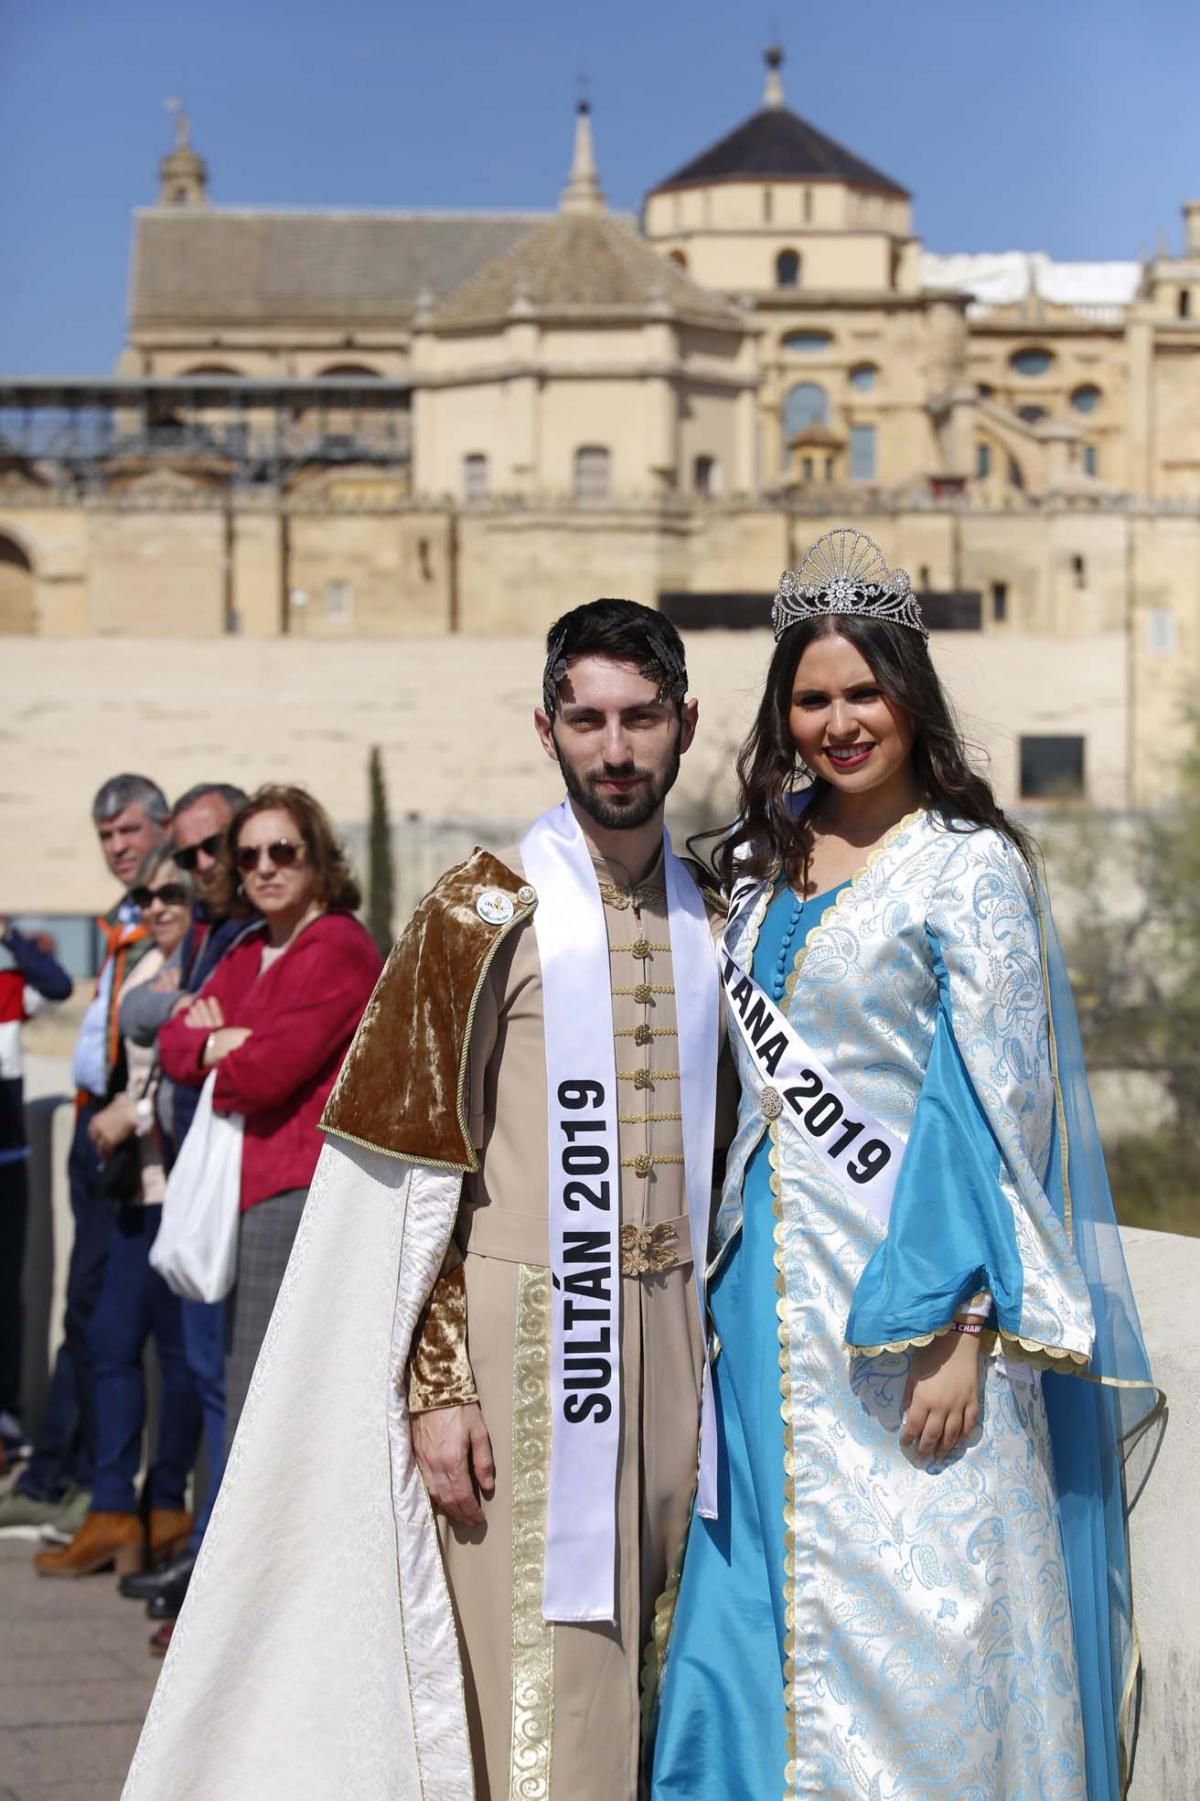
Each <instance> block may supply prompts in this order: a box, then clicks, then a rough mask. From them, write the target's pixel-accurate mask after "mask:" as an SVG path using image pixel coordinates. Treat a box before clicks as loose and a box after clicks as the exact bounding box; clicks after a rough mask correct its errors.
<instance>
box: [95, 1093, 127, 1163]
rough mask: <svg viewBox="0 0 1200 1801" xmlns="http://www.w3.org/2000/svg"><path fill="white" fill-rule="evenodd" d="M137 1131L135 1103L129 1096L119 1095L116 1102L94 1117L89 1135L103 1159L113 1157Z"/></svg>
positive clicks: (102, 1109) (110, 1103)
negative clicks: (119, 1147) (118, 1147)
mask: <svg viewBox="0 0 1200 1801" xmlns="http://www.w3.org/2000/svg"><path fill="white" fill-rule="evenodd" d="M136 1130H137V1113H136V1111H135V1110H134V1105H133V1102H132V1101H131V1100H130V1099H129V1096H128V1095H125V1094H119V1095H118V1096H117V1098H116V1100H113V1101H110V1102H109V1103H108V1106H107V1107H102V1108H101V1109H100V1111H99V1113H97V1114H95V1115H93V1117H92V1119H91V1120H90V1122H89V1124H88V1129H87V1135H88V1138H89V1139H90V1140H91V1143H92V1146H93V1148H94V1149H95V1150H96V1151H97V1152H98V1154H99V1155H100V1156H101V1157H111V1156H112V1154H113V1152H114V1151H115V1150H116V1148H117V1146H118V1145H119V1144H121V1143H123V1142H124V1140H125V1139H126V1138H131V1137H132V1136H133V1134H134V1132H136Z"/></svg>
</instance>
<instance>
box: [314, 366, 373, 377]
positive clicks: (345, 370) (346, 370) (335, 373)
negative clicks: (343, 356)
mask: <svg viewBox="0 0 1200 1801" xmlns="http://www.w3.org/2000/svg"><path fill="white" fill-rule="evenodd" d="M379 376H380V372H379V370H378V369H368V368H367V365H366V364H365V363H330V365H329V367H328V368H327V369H318V370H317V375H316V379H317V380H318V381H325V380H330V381H378V380H379Z"/></svg>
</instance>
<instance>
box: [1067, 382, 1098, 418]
mask: <svg viewBox="0 0 1200 1801" xmlns="http://www.w3.org/2000/svg"><path fill="white" fill-rule="evenodd" d="M1101 398H1102V396H1101V393H1100V390H1099V388H1098V387H1096V386H1095V384H1094V383H1093V382H1085V383H1084V385H1083V387H1082V388H1076V390H1075V392H1074V393H1073V394H1072V396H1071V405H1072V406H1073V407H1074V408H1075V411H1076V412H1077V413H1094V412H1095V410H1096V408H1097V407H1098V406H1099V405H1100V401H1101Z"/></svg>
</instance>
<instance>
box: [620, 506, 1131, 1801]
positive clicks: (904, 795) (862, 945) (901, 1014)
mask: <svg viewBox="0 0 1200 1801" xmlns="http://www.w3.org/2000/svg"><path fill="white" fill-rule="evenodd" d="M774 619H775V627H776V638H777V647H776V651H775V655H774V658H773V661H772V664H771V667H770V671H769V672H768V676H767V682H766V690H765V693H764V696H763V700H762V703H761V706H760V710H759V714H758V717H757V720H756V723H755V726H754V728H753V731H752V732H751V735H750V737H749V739H748V741H747V744H746V746H745V747H744V750H743V752H742V755H741V758H740V759H739V765H738V769H739V777H740V783H741V807H740V812H739V819H740V824H739V826H738V828H737V829H736V831H735V832H734V833H733V834H732V836H731V837H730V838H729V839H728V840H726V842H725V843H724V844H723V846H722V851H721V857H720V860H722V861H723V863H724V873H725V874H726V877H727V878H728V879H729V880H730V885H731V887H732V888H733V903H732V907H731V919H730V924H729V927H728V930H727V932H726V935H725V940H724V946H723V958H722V962H723V967H724V976H725V991H726V1003H727V1012H728V1018H729V1024H730V1034H731V1038H732V1041H733V1044H734V1050H735V1055H736V1056H737V1059H738V1064H739V1072H740V1076H741V1084H742V1098H741V1108H740V1114H739V1124H738V1132H737V1136H736V1139H735V1141H734V1145H733V1147H732V1149H731V1152H730V1156H729V1164H728V1173H727V1179H726V1184H725V1189H724V1194H723V1198H722V1203H721V1206H720V1209H719V1211H718V1217H717V1225H716V1243H715V1252H714V1266H713V1273H712V1277H711V1283H710V1290H709V1292H710V1297H711V1301H710V1304H711V1311H712V1322H713V1335H714V1351H715V1366H714V1380H715V1386H716V1399H717V1418H718V1430H719V1441H720V1442H719V1455H720V1469H721V1480H720V1484H719V1487H720V1493H719V1502H718V1509H717V1513H716V1517H713V1518H705V1517H701V1515H700V1513H699V1512H697V1514H696V1515H695V1516H694V1518H693V1522H692V1528H691V1531H690V1534H689V1538H688V1543H687V1552H686V1556H685V1559H684V1565H683V1573H682V1579H681V1583H680V1588H679V1594H678V1600H677V1606H676V1611H675V1617H674V1623H673V1626H672V1629H671V1635H670V1640H669V1646H668V1650H667V1655H666V1661H665V1667H664V1670H663V1672H662V1680H661V1687H660V1690H659V1699H658V1716H657V1727H656V1734H655V1738H654V1744H653V1751H652V1762H651V1788H652V1794H653V1797H654V1801H743V1798H744V1801H777V1798H780V1797H784V1798H787V1801H791V1798H792V1797H801V1796H804V1797H811V1798H813V1801H816V1798H818V1797H819V1798H820V1801H952V1798H953V1801H1118V1797H1119V1796H1120V1795H1121V1794H1122V1793H1123V1792H1124V1786H1125V1783H1126V1780H1127V1774H1126V1772H1127V1765H1128V1756H1127V1745H1126V1742H1125V1729H1126V1716H1127V1715H1128V1712H1129V1703H1130V1696H1131V1694H1132V1687H1133V1678H1134V1674H1135V1670H1136V1659H1135V1649H1134V1639H1133V1634H1132V1626H1131V1618H1130V1605H1129V1584H1128V1553H1127V1546H1126V1536H1125V1512H1124V1491H1123V1484H1122V1476H1121V1463H1120V1451H1121V1443H1122V1440H1123V1438H1124V1437H1125V1436H1126V1435H1127V1434H1128V1431H1129V1429H1130V1428H1131V1427H1133V1426H1136V1425H1137V1424H1138V1423H1139V1421H1144V1420H1145V1419H1146V1418H1148V1417H1149V1416H1150V1414H1151V1412H1152V1410H1153V1409H1154V1407H1155V1405H1156V1394H1157V1391H1155V1390H1154V1388H1153V1386H1152V1384H1151V1381H1150V1372H1149V1369H1148V1366H1147V1363H1146V1359H1145V1353H1144V1349H1143V1347H1142V1343H1141V1335H1140V1331H1139V1328H1138V1324H1137V1313H1136V1309H1135V1307H1134V1305H1133V1300H1132V1296H1131V1294H1130V1292H1129V1289H1128V1283H1127V1279H1126V1277H1125V1270H1124V1263H1123V1260H1122V1257H1121V1252H1120V1241H1119V1238H1118V1236H1117V1233H1116V1230H1115V1225H1114V1222H1113V1217H1112V1205H1111V1199H1110V1197H1109V1194H1108V1189H1107V1184H1106V1181H1105V1178H1104V1170H1103V1160H1102V1158H1101V1157H1100V1156H1099V1152H1098V1146H1097V1140H1096V1134H1095V1125H1094V1119H1093V1117H1092V1114H1091V1108H1090V1102H1089V1101H1088V1097H1087V1088H1086V1081H1085V1078H1084V1076H1083V1065H1082V1053H1081V1048H1080V1044H1079V1037H1078V1029H1077V1025H1076V1022H1075V1017H1074V1013H1073V1010H1072V1007H1071V1002H1070V990H1069V986H1068V984H1067V981H1066V977H1065V972H1064V970H1063V965H1062V959H1061V953H1060V952H1059V950H1058V946H1057V941H1056V939H1055V937H1054V931H1053V925H1052V922H1051V921H1050V918H1049V914H1048V910H1047V908H1046V906H1045V903H1044V899H1043V896H1042V893H1041V889H1040V886H1039V884H1038V880H1037V877H1036V874H1035V872H1034V864H1033V857H1032V852H1031V847H1030V845H1029V843H1028V840H1027V839H1026V837H1025V836H1024V834H1023V833H1022V831H1021V830H1020V828H1019V827H1017V826H1016V825H1015V824H1014V823H1013V822H1012V821H1010V820H1008V819H1007V818H1006V817H1005V815H1004V814H1003V812H1002V811H1001V810H1000V808H999V807H998V806H997V804H996V802H995V799H994V797H993V796H992V793H991V791H990V789H989V787H988V785H987V784H986V782H984V781H983V780H982V779H981V778H980V777H979V776H978V775H977V774H975V773H974V772H973V771H972V770H971V769H970V767H969V764H968V761H967V758H966V755H965V753H964V749H963V746H962V742H961V740H960V738H959V735H958V732H957V729H956V727H955V725H954V722H953V719H952V716H951V714H950V711H949V708H948V706H947V703H946V700H945V697H944V695H943V693H942V690H941V687H940V685H939V683H938V679H937V676H936V674H935V672H934V669H933V666H932V663H931V661H930V658H929V653H928V646H927V636H928V634H927V633H926V630H925V627H924V625H923V623H922V620H921V616H920V611H919V608H918V606H917V603H916V600H915V597H914V596H913V595H912V593H911V591H910V588H909V583H908V578H907V576H905V575H904V573H903V571H899V570H897V571H893V570H889V569H888V568H887V566H886V564H885V563H884V561H883V558H882V556H881V555H880V553H879V551H878V550H877V548H876V547H875V546H874V545H873V544H872V543H871V541H870V540H869V539H867V538H865V537H864V536H862V534H860V533H858V532H854V531H841V532H835V533H831V534H829V536H828V537H827V538H825V539H822V540H821V541H820V543H818V544H817V545H815V546H814V547H813V549H812V550H811V551H810V552H809V555H808V557H807V558H806V560H805V563H804V564H803V565H802V567H801V569H800V570H799V571H798V572H796V573H795V574H792V573H789V574H787V575H785V577H784V578H783V582H782V583H781V587H780V592H779V594H778V596H777V597H776V604H775V611H774ZM1080 1376H1083V1377H1084V1378H1085V1379H1084V1380H1080V1379H1079V1377H1080ZM1114 1378H1115V1379H1116V1380H1115V1381H1114V1380H1113V1379H1114Z"/></svg>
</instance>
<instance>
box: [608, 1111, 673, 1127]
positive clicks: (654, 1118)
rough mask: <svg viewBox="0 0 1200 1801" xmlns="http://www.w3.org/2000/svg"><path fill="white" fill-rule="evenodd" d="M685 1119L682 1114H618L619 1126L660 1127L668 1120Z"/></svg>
mask: <svg viewBox="0 0 1200 1801" xmlns="http://www.w3.org/2000/svg"><path fill="white" fill-rule="evenodd" d="M682 1118H683V1114H682V1113H618V1114H617V1124H618V1125H619V1126H659V1125H665V1124H666V1123H667V1121H668V1120H672V1119H679V1120H681V1119H682Z"/></svg>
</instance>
